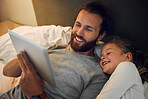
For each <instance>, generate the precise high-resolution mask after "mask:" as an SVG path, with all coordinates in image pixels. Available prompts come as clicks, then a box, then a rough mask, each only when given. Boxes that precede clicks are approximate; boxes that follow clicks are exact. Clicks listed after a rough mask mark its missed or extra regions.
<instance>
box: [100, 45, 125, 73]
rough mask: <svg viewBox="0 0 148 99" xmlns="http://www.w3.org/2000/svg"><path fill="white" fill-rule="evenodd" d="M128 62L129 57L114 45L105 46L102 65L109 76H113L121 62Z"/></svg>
mask: <svg viewBox="0 0 148 99" xmlns="http://www.w3.org/2000/svg"><path fill="white" fill-rule="evenodd" d="M124 61H127V55H126V54H124V53H123V52H122V50H121V49H120V48H119V47H117V46H116V45H115V44H114V43H108V44H106V45H104V46H103V48H102V51H101V61H100V65H101V67H102V68H103V71H104V72H105V73H107V74H112V73H113V72H114V70H115V68H116V67H117V66H118V64H119V63H120V62H124Z"/></svg>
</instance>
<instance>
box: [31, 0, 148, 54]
mask: <svg viewBox="0 0 148 99" xmlns="http://www.w3.org/2000/svg"><path fill="white" fill-rule="evenodd" d="M32 1H33V5H34V8H35V14H36V18H37V21H38V25H45V24H55V25H63V26H67V25H70V26H73V24H74V18H75V15H76V11H78V9H79V8H80V6H81V5H82V4H83V3H85V2H90V1H99V2H100V3H102V4H103V5H105V6H106V8H107V9H108V11H109V14H110V15H111V16H112V19H113V22H114V24H113V26H112V27H111V28H112V29H113V30H112V31H113V34H114V35H119V36H121V37H124V38H127V39H129V40H131V41H133V42H134V44H135V46H136V48H137V49H139V50H142V51H145V52H146V53H148V46H147V45H148V40H146V37H148V6H147V5H148V0H32ZM38 8H39V9H38Z"/></svg>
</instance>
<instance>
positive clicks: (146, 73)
mask: <svg viewBox="0 0 148 99" xmlns="http://www.w3.org/2000/svg"><path fill="white" fill-rule="evenodd" d="M104 43H105V44H108V43H113V44H115V45H116V46H117V47H119V48H120V49H121V50H122V52H123V53H128V52H131V53H132V56H133V58H132V62H133V63H134V64H135V65H136V67H137V69H138V71H139V74H140V76H141V78H142V82H143V83H144V81H146V82H148V54H146V53H144V52H142V51H139V50H136V49H135V47H134V45H133V43H132V42H131V41H129V40H127V39H124V38H120V37H118V36H111V37H108V39H106V41H104Z"/></svg>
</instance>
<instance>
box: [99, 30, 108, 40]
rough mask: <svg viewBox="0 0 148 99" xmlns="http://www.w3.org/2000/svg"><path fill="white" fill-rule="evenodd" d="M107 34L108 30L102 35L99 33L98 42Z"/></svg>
mask: <svg viewBox="0 0 148 99" xmlns="http://www.w3.org/2000/svg"><path fill="white" fill-rule="evenodd" d="M105 35H106V32H105V31H104V32H103V33H102V34H101V35H99V37H98V39H97V42H98V41H100V40H102V39H103V37H104V36H105Z"/></svg>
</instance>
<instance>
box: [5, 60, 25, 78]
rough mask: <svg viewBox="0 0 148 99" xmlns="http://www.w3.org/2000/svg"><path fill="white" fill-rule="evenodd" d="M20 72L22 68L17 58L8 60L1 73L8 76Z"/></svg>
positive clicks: (17, 75) (17, 74)
mask: <svg viewBox="0 0 148 99" xmlns="http://www.w3.org/2000/svg"><path fill="white" fill-rule="evenodd" d="M21 72H22V70H21V68H20V65H19V63H18V59H17V58H15V59H13V60H11V61H10V62H8V63H7V64H6V65H5V66H4V68H3V75H5V76H8V77H19V76H20V75H21Z"/></svg>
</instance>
